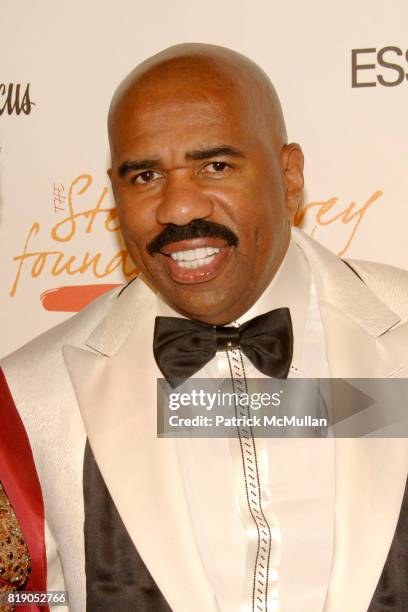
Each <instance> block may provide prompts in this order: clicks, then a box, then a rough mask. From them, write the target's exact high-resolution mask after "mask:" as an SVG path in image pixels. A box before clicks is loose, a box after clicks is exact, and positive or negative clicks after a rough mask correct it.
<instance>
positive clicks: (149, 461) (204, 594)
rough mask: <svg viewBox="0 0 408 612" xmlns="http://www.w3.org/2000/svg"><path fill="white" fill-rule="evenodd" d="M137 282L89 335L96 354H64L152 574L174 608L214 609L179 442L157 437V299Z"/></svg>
mask: <svg viewBox="0 0 408 612" xmlns="http://www.w3.org/2000/svg"><path fill="white" fill-rule="evenodd" d="M136 282H137V283H138V284H137V285H134V286H133V287H132V286H130V287H129V288H128V289H126V291H125V292H124V294H123V296H121V297H120V298H119V299H118V306H115V307H114V309H113V311H112V312H111V313H110V315H108V317H107V319H106V320H105V321H104V322H103V323H102V324H101V325H100V326H98V328H97V329H96V330H95V331H94V332H93V334H92V335H91V337H90V338H89V340H88V345H92V346H93V348H94V349H97V350H98V351H99V353H95V352H91V351H86V350H83V349H79V348H77V347H71V346H66V347H64V358H65V360H66V364H67V368H68V370H69V372H70V375H71V378H72V382H73V386H74V389H75V393H76V396H77V399H78V403H79V406H80V410H81V413H82V417H83V420H84V424H85V427H86V430H87V434H88V437H89V441H90V444H91V446H92V450H93V453H94V456H95V458H96V461H97V463H98V465H99V468H100V471H101V473H102V475H103V478H104V480H105V482H106V484H107V486H108V489H109V491H110V493H111V495H112V498H113V500H114V502H115V505H116V507H117V509H118V511H119V514H120V515H121V517H122V520H123V522H124V524H125V526H126V528H127V530H128V532H129V534H130V537H131V538H132V540H133V542H134V544H135V546H136V548H137V550H138V551H139V553H140V555H141V557H142V559H143V561H144V562H145V564H146V566H147V568H148V570H149V571H150V573H151V575H152V577H153V578H154V580H155V582H156V583H157V585H158V586H159V588H160V590H161V591H162V593H163V595H164V597H165V598H166V600H167V601H168V603H169V605H170V606H171V608H172V609H174V610H175V611H177V612H189V611H190V610H191V605H192V602H194V609H195V610H197V611H199V612H216V610H218V607H217V605H216V603H215V600H214V596H213V593H212V590H211V588H210V586H209V583H208V580H207V577H206V574H205V572H204V569H203V567H202V563H201V560H200V557H199V553H198V550H197V547H196V543H195V538H194V532H193V529H192V525H191V520H190V516H189V512H188V508H187V505H186V501H185V495H184V490H183V482H182V479H181V475H180V471H179V466H178V458H177V453H176V445H175V443H174V440H171V439H160V440H159V439H157V437H156V378H157V377H158V376H160V373H159V371H158V369H157V367H156V364H155V362H154V359H153V356H152V351H151V342H152V337H153V325H154V314H155V311H156V302H155V296H154V294H152V293H151V292H150V290H149V289H147V288H146V287H144V286H143V284H142V283H140V282H139V281H136ZM121 300H123V301H122V304H121V307H120V308H119V302H120V301H121ZM107 355H111V356H110V357H109V356H107Z"/></svg>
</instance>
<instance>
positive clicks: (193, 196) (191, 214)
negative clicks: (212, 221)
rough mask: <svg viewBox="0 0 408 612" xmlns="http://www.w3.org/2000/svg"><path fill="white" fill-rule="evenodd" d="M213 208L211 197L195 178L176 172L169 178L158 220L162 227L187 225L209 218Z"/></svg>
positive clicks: (162, 197) (163, 193) (158, 212)
mask: <svg viewBox="0 0 408 612" xmlns="http://www.w3.org/2000/svg"><path fill="white" fill-rule="evenodd" d="M213 208H214V205H213V201H212V198H211V195H210V194H208V193H206V192H205V191H204V190H203V189H202V188H200V186H199V185H197V183H196V182H195V181H194V178H193V177H190V176H186V175H185V174H184V171H176V170H175V171H173V172H172V173H170V172H169V174H168V176H167V180H166V186H165V188H164V189H163V191H162V195H161V201H160V204H159V206H158V208H157V211H156V219H157V222H158V223H160V224H162V225H167V224H168V223H173V224H174V225H187V224H188V223H190V221H193V220H194V219H205V218H206V217H209V216H210V215H211V214H212V212H213Z"/></svg>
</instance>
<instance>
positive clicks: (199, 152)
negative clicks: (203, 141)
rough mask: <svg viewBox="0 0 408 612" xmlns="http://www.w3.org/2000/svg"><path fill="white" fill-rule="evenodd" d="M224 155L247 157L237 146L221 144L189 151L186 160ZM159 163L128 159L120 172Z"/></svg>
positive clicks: (120, 168) (121, 166) (152, 160)
mask: <svg viewBox="0 0 408 612" xmlns="http://www.w3.org/2000/svg"><path fill="white" fill-rule="evenodd" d="M223 156H227V157H240V158H244V157H245V155H244V153H243V152H242V151H240V149H237V148H236V147H231V146H229V145H220V146H218V147H210V148H205V149H195V150H193V151H188V152H187V153H186V154H185V159H186V161H195V160H203V159H211V158H213V157H223ZM159 165H160V161H159V160H158V159H142V160H135V161H130V160H128V161H125V162H123V164H121V165H120V166H119V169H118V174H119V176H120V178H123V177H124V176H126V174H128V173H129V172H131V171H132V170H151V169H153V168H157V167H158V166H159Z"/></svg>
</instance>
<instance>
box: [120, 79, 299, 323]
mask: <svg viewBox="0 0 408 612" xmlns="http://www.w3.org/2000/svg"><path fill="white" fill-rule="evenodd" d="M262 132H263V133H262ZM264 132H265V130H262V129H261V128H260V121H259V120H258V118H257V117H256V116H254V113H253V112H252V113H251V112H250V111H249V110H248V107H247V106H244V105H243V103H242V101H241V100H240V99H237V96H236V95H230V96H229V95H225V94H224V93H222V92H219V91H218V90H216V91H211V87H210V88H207V90H205V87H204V91H203V92H202V91H199V92H197V90H196V91H194V92H193V93H192V94H191V95H186V92H185V91H184V92H183V93H178V92H177V88H174V87H168V88H159V87H158V86H157V87H156V89H154V88H153V89H152V87H150V88H147V90H146V88H145V91H143V87H142V90H141V91H138V92H137V93H135V94H133V95H129V96H128V99H127V101H126V105H125V106H124V108H122V109H121V112H120V113H118V117H117V118H115V125H114V131H113V138H112V169H111V171H110V176H111V180H112V184H113V190H114V195H115V199H116V203H117V206H118V209H119V216H120V222H121V227H122V232H123V236H124V239H125V241H126V245H127V248H128V250H129V253H130V255H131V257H132V259H133V260H134V262H135V263H136V265H137V266H138V268H139V269H140V270H141V271H142V273H143V274H144V276H145V277H146V278H147V279H148V281H149V282H150V283H151V284H152V285H153V286H154V287H155V288H156V289H157V290H158V291H159V293H160V294H161V295H162V296H163V298H164V299H165V300H166V301H167V302H168V303H169V304H170V305H171V306H173V307H174V308H175V309H176V310H178V311H179V312H180V313H182V314H184V315H186V316H189V317H191V318H194V319H197V320H200V321H204V322H207V323H211V324H218V325H222V324H226V323H229V322H231V321H232V320H234V319H235V318H237V317H239V316H240V315H241V314H243V313H244V312H245V311H246V310H248V308H250V306H251V305H252V304H253V303H254V302H255V301H256V299H257V298H258V297H259V295H260V294H261V293H262V292H263V290H264V289H265V288H266V286H267V285H268V284H269V282H270V280H271V279H272V278H273V276H274V274H275V273H276V271H277V269H278V267H279V265H280V263H281V261H282V258H283V256H284V254H285V252H286V249H287V245H288V240H289V231H290V230H289V223H288V213H287V211H286V205H285V194H284V187H283V181H282V172H281V168H280V160H279V151H276V148H275V149H274V146H273V144H272V143H271V142H270V139H269V140H268V138H267V135H266V134H265V133H264Z"/></svg>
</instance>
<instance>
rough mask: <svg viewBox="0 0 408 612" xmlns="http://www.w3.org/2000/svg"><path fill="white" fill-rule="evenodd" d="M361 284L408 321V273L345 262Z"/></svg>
mask: <svg viewBox="0 0 408 612" xmlns="http://www.w3.org/2000/svg"><path fill="white" fill-rule="evenodd" d="M346 261H347V263H348V264H349V265H350V266H351V267H352V268H353V269H354V270H355V272H357V274H358V275H359V276H360V277H361V279H362V280H363V282H364V283H365V284H366V285H367V287H369V289H371V291H372V292H373V293H375V295H376V296H377V297H378V298H379V299H380V300H381V301H382V302H384V303H385V304H386V305H387V306H388V307H389V308H390V309H391V310H393V311H394V312H395V313H396V314H398V315H399V316H400V317H401V319H402V320H403V321H407V320H408V271H407V270H403V269H402V268H397V267H395V266H390V265H388V264H382V263H376V262H372V261H363V260H358V259H349V260H346Z"/></svg>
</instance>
